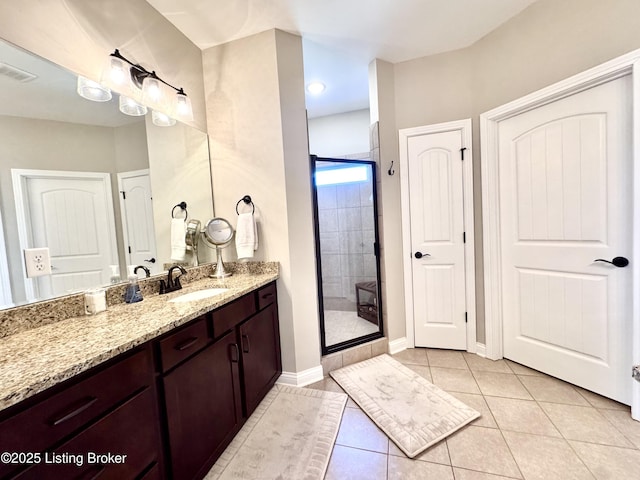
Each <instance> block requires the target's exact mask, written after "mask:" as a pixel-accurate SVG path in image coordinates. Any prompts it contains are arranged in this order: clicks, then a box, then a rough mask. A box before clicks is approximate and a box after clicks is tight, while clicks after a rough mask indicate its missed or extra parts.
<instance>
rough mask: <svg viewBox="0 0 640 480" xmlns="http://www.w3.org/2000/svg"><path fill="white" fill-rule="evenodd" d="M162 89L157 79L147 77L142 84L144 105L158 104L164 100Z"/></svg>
mask: <svg viewBox="0 0 640 480" xmlns="http://www.w3.org/2000/svg"><path fill="white" fill-rule="evenodd" d="M162 96H163V95H162V88H161V86H160V82H159V81H158V79H157V78H154V77H146V78H145V79H144V81H143V82H142V103H144V104H145V105H149V104H157V103H160V101H161V100H162Z"/></svg>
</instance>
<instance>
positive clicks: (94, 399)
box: [51, 397, 98, 427]
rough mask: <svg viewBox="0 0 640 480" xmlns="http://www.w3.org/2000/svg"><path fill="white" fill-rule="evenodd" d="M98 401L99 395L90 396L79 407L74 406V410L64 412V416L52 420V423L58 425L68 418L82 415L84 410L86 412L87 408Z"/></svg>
mask: <svg viewBox="0 0 640 480" xmlns="http://www.w3.org/2000/svg"><path fill="white" fill-rule="evenodd" d="M97 401H98V397H89V398H88V399H86V400H85V402H84V403H83V404H82V405H80V406H79V407H76V408H74V409H73V410H72V411H70V412H69V413H66V414H64V415H63V416H62V417H60V418H58V419H56V420H53V421H52V422H51V425H53V426H54V427H57V426H58V425H60V424H61V423H64V422H66V421H67V420H71V419H72V418H73V417H75V416H77V415H80V414H81V413H82V412H84V411H85V410H86V409H87V408H89V407H90V406H91V405H93V404H94V403H96V402H97Z"/></svg>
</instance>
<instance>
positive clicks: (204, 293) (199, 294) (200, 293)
mask: <svg viewBox="0 0 640 480" xmlns="http://www.w3.org/2000/svg"><path fill="white" fill-rule="evenodd" d="M228 290H229V289H228V288H205V289H204V290H197V291H195V292H191V293H185V294H184V295H180V296H179V297H175V298H172V299H171V300H169V302H176V303H180V302H195V301H196V300H204V299H205V298H209V297H215V296H216V295H220V294H222V293H224V292H226V291H228Z"/></svg>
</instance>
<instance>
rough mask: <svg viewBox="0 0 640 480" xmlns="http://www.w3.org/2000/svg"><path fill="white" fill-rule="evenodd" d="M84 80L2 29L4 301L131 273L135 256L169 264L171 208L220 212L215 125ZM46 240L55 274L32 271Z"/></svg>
mask: <svg viewBox="0 0 640 480" xmlns="http://www.w3.org/2000/svg"><path fill="white" fill-rule="evenodd" d="M76 80H77V77H76V75H75V74H73V73H71V72H69V71H67V70H65V69H63V68H61V67H59V66H57V65H54V64H52V63H51V62H49V61H47V60H45V59H42V58H40V57H37V56H36V55H33V54H31V53H29V52H26V51H24V50H22V49H20V48H17V47H16V46H14V45H11V44H9V43H8V42H3V41H1V40H0V233H2V235H0V282H1V286H2V288H1V290H2V292H0V308H8V307H12V306H17V305H22V304H25V303H29V302H33V301H38V300H43V299H48V298H52V297H56V296H61V295H67V294H69V293H74V292H78V291H82V290H86V289H88V288H93V287H98V286H104V285H108V284H110V283H116V282H119V281H124V280H126V277H127V268H128V266H130V265H144V266H146V267H147V268H148V269H149V270H150V271H151V273H152V274H154V273H160V272H162V271H163V269H164V266H165V265H166V264H168V263H172V262H173V260H172V259H171V240H170V228H171V219H172V213H173V214H174V215H175V216H179V217H180V218H182V217H185V216H186V215H187V214H188V216H189V218H195V219H199V220H201V221H206V220H207V219H209V218H212V217H213V216H214V215H213V200H212V197H213V196H212V188H211V170H210V164H209V147H208V138H207V135H206V134H205V133H204V132H201V131H199V130H197V129H195V128H192V127H189V126H187V125H184V124H182V123H179V122H178V123H177V124H176V125H173V126H170V127H159V126H156V125H154V124H153V122H152V121H151V118H150V117H151V115H150V114H148V115H146V116H142V117H132V116H128V115H124V114H122V113H121V112H120V111H119V110H118V95H117V93H115V92H114V94H113V99H112V100H110V101H108V102H104V103H98V102H92V101H89V100H86V99H84V98H81V97H80V96H78V95H77V94H76ZM181 202H186V204H187V209H186V211H183V210H182V209H180V208H178V209H177V210H174V209H173V207H174V206H175V205H177V204H179V203H181ZM42 247H46V248H48V249H49V253H50V256H51V262H50V263H51V269H52V270H51V274H50V275H43V276H41V277H33V278H29V276H28V275H27V274H26V265H25V260H24V249H25V248H27V249H30V248H42ZM199 253H200V255H201V258H200V261H201V262H202V261H211V260H212V259H213V257H214V251H213V250H212V249H210V248H207V247H206V246H204V247H203V248H201V249H199ZM185 260H186V261H189V260H190V259H189V253H188V252H187V255H186V256H185ZM194 263H195V262H194Z"/></svg>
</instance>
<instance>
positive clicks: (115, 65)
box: [103, 48, 193, 120]
mask: <svg viewBox="0 0 640 480" xmlns="http://www.w3.org/2000/svg"><path fill="white" fill-rule="evenodd" d="M103 81H105V83H108V84H110V85H114V86H116V85H117V86H126V85H133V86H134V87H135V88H137V89H139V90H141V91H142V94H141V97H137V96H136V98H141V100H142V103H144V104H149V105H150V106H165V105H166V106H167V107H168V110H169V111H170V112H171V113H172V116H175V117H177V118H180V119H184V120H193V110H192V108H191V100H190V99H189V98H188V97H187V94H186V93H184V90H183V89H182V88H177V87H174V86H173V85H171V84H170V83H167V82H166V81H164V80H163V79H162V78H160V77H159V76H158V75H157V74H156V72H155V71H149V70H147V69H146V68H144V67H143V66H141V65H138V64H135V63H133V62H131V61H130V60H128V59H127V58H125V57H124V56H123V55H122V54H121V53H120V51H119V50H118V49H117V48H116V49H115V51H114V52H113V53H112V54H111V55H109V63H108V65H107V68H106V70H105V72H104V73H103ZM167 87H168V88H169V89H172V90H174V91H175V95H174V97H173V98H172V99H171V98H168V95H167V94H166V93H165V90H167ZM134 96H135V95H134ZM120 105H121V107H120V110H121V111H123V110H122V101H121V102H120ZM154 111H155V110H154ZM123 113H126V112H124V111H123ZM129 115H130V114H129Z"/></svg>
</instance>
